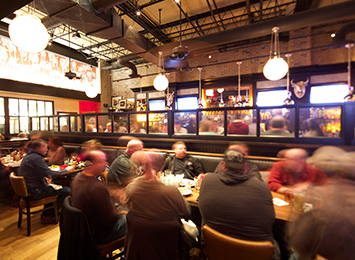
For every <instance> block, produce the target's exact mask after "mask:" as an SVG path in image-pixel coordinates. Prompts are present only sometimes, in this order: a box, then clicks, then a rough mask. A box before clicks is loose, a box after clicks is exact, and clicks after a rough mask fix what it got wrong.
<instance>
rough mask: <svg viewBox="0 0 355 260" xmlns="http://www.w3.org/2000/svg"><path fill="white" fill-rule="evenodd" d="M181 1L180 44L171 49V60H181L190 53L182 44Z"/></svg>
mask: <svg viewBox="0 0 355 260" xmlns="http://www.w3.org/2000/svg"><path fill="white" fill-rule="evenodd" d="M181 5H182V3H180V44H179V46H177V47H175V48H174V49H173V50H172V53H171V56H170V57H171V58H172V59H173V60H183V59H185V58H186V57H187V56H189V55H190V49H189V48H188V47H187V46H182V35H181V31H182V20H181V12H182V8H181Z"/></svg>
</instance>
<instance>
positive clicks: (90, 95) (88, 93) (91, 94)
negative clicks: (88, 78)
mask: <svg viewBox="0 0 355 260" xmlns="http://www.w3.org/2000/svg"><path fill="white" fill-rule="evenodd" d="M97 94H98V93H97V90H96V88H95V87H94V86H89V87H88V88H87V89H86V90H85V95H86V96H87V97H88V98H95V97H96V96H97Z"/></svg>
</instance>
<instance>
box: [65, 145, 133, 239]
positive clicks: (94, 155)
mask: <svg viewBox="0 0 355 260" xmlns="http://www.w3.org/2000/svg"><path fill="white" fill-rule="evenodd" d="M83 160H84V161H88V162H89V163H88V164H89V165H88V166H86V167H85V169H84V171H83V172H82V173H80V174H79V175H77V176H76V177H75V178H74V180H73V182H72V185H71V187H72V205H73V206H74V207H77V208H79V209H81V210H82V211H84V212H85V213H86V215H87V217H88V219H89V220H90V221H91V222H92V224H93V228H94V238H95V241H96V243H98V244H103V243H108V242H111V241H113V240H116V239H118V238H120V237H123V236H125V234H126V218H125V216H124V215H122V214H119V213H118V212H117V210H116V208H115V207H114V206H113V204H112V202H111V199H110V195H109V193H108V190H107V188H106V186H105V185H104V184H103V183H102V182H101V181H99V180H98V179H97V177H98V176H100V175H101V174H102V172H103V171H104V170H105V167H106V164H107V162H106V155H105V154H104V153H103V152H102V151H100V150H91V151H89V152H88V153H86V155H85V157H84V158H83Z"/></svg>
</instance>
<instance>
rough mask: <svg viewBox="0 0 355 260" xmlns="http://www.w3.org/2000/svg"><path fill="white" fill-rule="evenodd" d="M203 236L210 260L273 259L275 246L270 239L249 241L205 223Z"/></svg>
mask: <svg viewBox="0 0 355 260" xmlns="http://www.w3.org/2000/svg"><path fill="white" fill-rule="evenodd" d="M202 232H203V237H204V239H205V243H206V252H207V257H208V260H224V259H234V260H271V259H272V255H273V252H274V246H273V244H272V243H271V242H270V241H247V240H241V239H237V238H233V237H230V236H227V235H224V234H222V233H220V232H218V231H216V230H214V229H213V228H211V227H209V226H207V225H204V226H203V227H202Z"/></svg>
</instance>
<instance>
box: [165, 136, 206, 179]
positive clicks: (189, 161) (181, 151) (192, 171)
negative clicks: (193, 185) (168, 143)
mask: <svg viewBox="0 0 355 260" xmlns="http://www.w3.org/2000/svg"><path fill="white" fill-rule="evenodd" d="M172 150H174V152H175V155H174V156H168V157H167V158H166V160H165V166H164V168H163V171H164V170H166V169H168V170H170V171H171V173H172V174H184V178H187V179H191V180H193V179H194V177H195V176H198V175H199V174H201V173H204V172H205V171H204V169H203V167H202V164H201V162H200V161H199V160H198V159H196V158H194V157H192V156H191V155H187V154H186V145H185V143H184V142H182V141H179V142H176V143H175V144H173V146H172Z"/></svg>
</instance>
